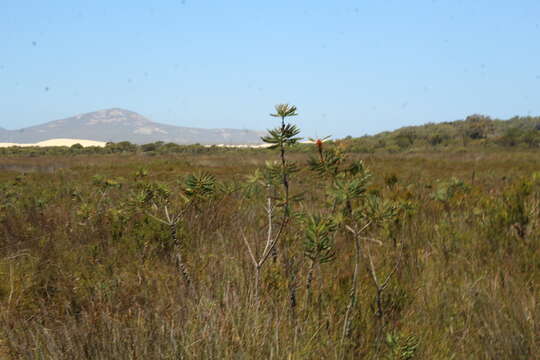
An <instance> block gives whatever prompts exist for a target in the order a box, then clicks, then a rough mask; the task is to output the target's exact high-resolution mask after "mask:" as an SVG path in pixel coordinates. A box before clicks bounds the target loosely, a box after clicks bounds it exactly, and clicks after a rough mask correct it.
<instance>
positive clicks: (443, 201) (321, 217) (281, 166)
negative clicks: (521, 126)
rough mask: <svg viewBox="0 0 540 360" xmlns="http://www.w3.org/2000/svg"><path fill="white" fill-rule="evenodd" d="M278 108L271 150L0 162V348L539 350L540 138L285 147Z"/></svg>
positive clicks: (457, 354)
mask: <svg viewBox="0 0 540 360" xmlns="http://www.w3.org/2000/svg"><path fill="white" fill-rule="evenodd" d="M274 115H275V116H276V117H277V120H278V121H277V122H276V124H277V127H276V128H275V129H273V130H271V131H269V134H268V136H267V137H266V138H265V141H266V142H267V143H269V144H270V145H271V147H272V149H267V150H242V151H236V150H234V151H232V150H222V151H218V150H212V151H205V152H202V151H201V152H182V153H178V154H173V153H165V154H157V153H156V154H154V155H155V156H145V155H144V154H143V153H141V152H126V153H111V154H79V155H78V156H72V155H65V156H64V155H51V156H44V155H40V156H37V157H26V156H14V155H13V156H10V157H5V158H2V159H0V166H3V168H4V169H11V170H12V171H8V170H6V171H3V172H1V173H0V192H1V194H2V196H1V197H0V229H1V234H2V235H1V237H0V256H1V258H0V279H1V281H0V306H1V314H0V357H2V358H6V359H228V358H238V359H242V358H245V359H252V358H261V359H285V358H286V359H320V358H329V359H358V358H366V359H533V358H535V356H536V355H534V354H538V353H539V352H540V349H539V347H540V344H539V334H540V328H539V320H540V304H539V302H538V299H540V290H539V288H538V284H539V280H540V241H539V240H540V228H539V225H540V224H539V219H540V217H539V216H540V172H539V171H540V158H539V157H538V152H537V150H535V149H534V148H528V147H523V148H520V147H518V148H516V149H514V150H513V151H512V152H507V151H499V150H497V149H492V148H490V149H489V150H486V149H483V148H480V149H476V148H475V150H474V151H469V152H448V153H445V152H421V151H415V152H399V153H395V154H392V153H389V152H381V153H354V152H351V151H348V148H347V146H345V145H343V144H341V143H335V142H324V141H322V140H321V141H315V143H314V144H311V145H302V151H296V150H295V149H297V147H298V144H297V143H298V141H299V129H298V128H297V127H296V126H294V125H292V122H293V120H292V119H294V118H293V117H294V115H296V109H295V108H294V107H292V106H286V105H283V106H278V107H277V108H276V113H275V114H274ZM78 150H81V149H78ZM150 151H155V149H154V150H150ZM16 166H18V167H19V168H16ZM33 167H38V168H36V170H37V171H34V172H30V171H29V169H32V168H33ZM14 170H18V171H14ZM21 170H24V171H23V172H21Z"/></svg>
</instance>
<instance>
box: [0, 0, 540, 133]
mask: <svg viewBox="0 0 540 360" xmlns="http://www.w3.org/2000/svg"><path fill="white" fill-rule="evenodd" d="M539 15H540V1H537V0H530V1H528V0H516V1H497V0H491V1H487V0H475V1H469V0H447V1H444V0H438V1H435V0H433V1H431V0H430V1H415V0H412V1H401V0H399V1H398V0H387V1H382V0H377V1H375V0H372V1H352V0H350V1H339V0H327V1H318V0H311V1H293V0H273V1H253V0H251V1H234V0H230V1H211V0H206V1H203V0H174V1H173V0H160V1H148V0H147V1H138V0H131V1H124V0H115V1H104V0H93V1H90V0H87V1H67V0H62V1H61V0H48V1H42V0H33V1H30V0H1V1H0V127H4V128H8V129H15V128H20V127H25V126H30V125H34V124H39V123H42V122H45V121H50V120H56V119H59V118H63V117H68V116H72V115H75V114H79V113H84V112H90V111H94V110H98V109H104V108H110V107H121V108H126V109H129V110H133V111H136V112H139V113H141V114H143V115H145V116H147V117H149V118H151V119H152V120H154V121H157V122H162V123H167V124H174V125H181V126H194V127H205V128H215V127H229V128H251V129H265V128H269V127H272V126H273V125H274V122H275V119H273V118H271V117H269V116H268V114H269V112H271V111H272V109H273V105H274V104H276V103H280V102H288V103H293V104H295V105H297V106H298V109H299V113H300V116H299V117H298V118H296V119H295V122H296V123H297V124H298V125H299V126H300V127H301V128H302V129H303V130H304V132H303V133H304V134H305V135H306V136H316V135H317V136H324V135H327V134H332V135H334V136H338V137H342V136H346V135H353V136H360V135H363V134H366V133H368V134H371V133H376V132H379V131H383V130H391V129H395V128H399V127H401V126H406V125H415V124H423V123H426V122H439V121H450V120H455V119H460V118H464V117H465V116H467V115H469V114H472V113H482V114H486V115H490V116H493V117H499V118H508V117H511V116H514V115H529V114H530V115H539V114H540V97H539V89H540V17H539Z"/></svg>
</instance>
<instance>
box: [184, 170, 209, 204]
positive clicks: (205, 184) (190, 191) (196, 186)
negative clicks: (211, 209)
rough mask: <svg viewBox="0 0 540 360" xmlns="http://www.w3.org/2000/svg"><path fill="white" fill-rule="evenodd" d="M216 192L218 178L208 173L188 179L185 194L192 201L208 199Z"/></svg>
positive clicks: (188, 177)
mask: <svg viewBox="0 0 540 360" xmlns="http://www.w3.org/2000/svg"><path fill="white" fill-rule="evenodd" d="M215 191H216V178H215V177H214V176H213V175H212V174H210V173H207V172H201V173H199V174H190V175H188V176H187V177H186V180H185V188H184V193H185V194H186V195H187V196H188V198H191V199H206V198H208V197H210V196H212V195H214V193H215Z"/></svg>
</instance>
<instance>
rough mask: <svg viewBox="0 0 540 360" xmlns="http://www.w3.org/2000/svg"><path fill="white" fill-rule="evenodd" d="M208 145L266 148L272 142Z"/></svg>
mask: <svg viewBox="0 0 540 360" xmlns="http://www.w3.org/2000/svg"><path fill="white" fill-rule="evenodd" d="M205 146H206V147H212V146H217V147H230V148H266V147H269V146H270V144H236V145H232V144H215V145H205Z"/></svg>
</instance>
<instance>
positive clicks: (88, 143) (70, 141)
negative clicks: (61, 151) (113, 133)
mask: <svg viewBox="0 0 540 360" xmlns="http://www.w3.org/2000/svg"><path fill="white" fill-rule="evenodd" d="M75 144H81V145H82V146H84V147H87V146H99V147H105V145H106V142H104V141H94V140H82V139H50V140H45V141H40V142H38V143H35V144H16V143H0V147H10V146H21V147H29V146H38V147H48V146H71V145H75Z"/></svg>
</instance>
